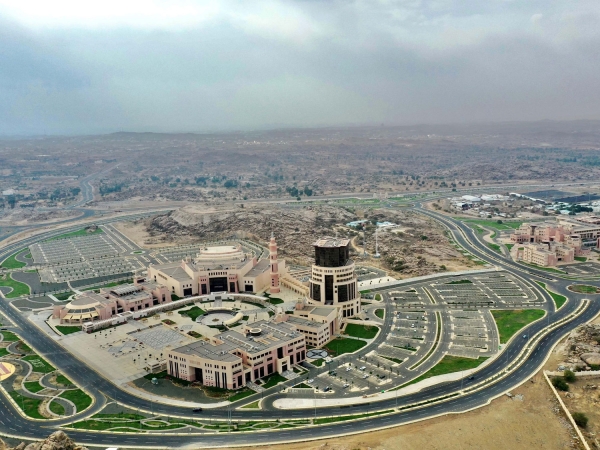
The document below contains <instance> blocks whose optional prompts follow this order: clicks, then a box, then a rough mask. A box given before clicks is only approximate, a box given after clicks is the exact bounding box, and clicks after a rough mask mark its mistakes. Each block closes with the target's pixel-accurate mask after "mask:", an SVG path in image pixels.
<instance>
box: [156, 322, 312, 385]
mask: <svg viewBox="0 0 600 450" xmlns="http://www.w3.org/2000/svg"><path fill="white" fill-rule="evenodd" d="M305 359H306V342H305V338H304V334H302V333H300V332H299V331H298V330H297V329H296V327H295V326H294V325H293V324H292V323H287V322H276V321H271V322H267V321H259V322H254V323H253V324H251V325H247V326H244V327H243V329H242V331H241V332H238V331H233V330H228V331H225V332H223V333H219V334H217V335H215V336H214V337H212V338H210V339H208V340H199V341H196V342H193V343H191V344H187V345H184V346H182V347H178V348H175V349H173V350H170V351H169V354H168V363H167V370H168V373H169V375H172V376H174V377H177V378H181V379H184V380H187V381H197V382H199V383H201V384H203V385H205V386H213V387H217V388H222V389H239V388H241V387H244V386H245V385H246V384H247V383H249V382H255V381H257V380H258V379H260V378H263V377H265V376H268V375H271V374H273V373H275V372H278V373H283V372H285V371H287V370H291V368H292V366H293V365H295V364H298V363H301V362H302V361H304V360H305Z"/></svg>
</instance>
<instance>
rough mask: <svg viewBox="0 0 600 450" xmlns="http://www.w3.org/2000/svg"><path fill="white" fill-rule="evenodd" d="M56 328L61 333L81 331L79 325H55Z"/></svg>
mask: <svg viewBox="0 0 600 450" xmlns="http://www.w3.org/2000/svg"><path fill="white" fill-rule="evenodd" d="M56 329H57V330H58V331H60V332H61V333H62V334H72V333H77V332H78V331H81V327H74V326H68V325H56Z"/></svg>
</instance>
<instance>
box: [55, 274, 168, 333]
mask: <svg viewBox="0 0 600 450" xmlns="http://www.w3.org/2000/svg"><path fill="white" fill-rule="evenodd" d="M170 301H171V293H170V292H169V290H168V289H167V287H166V286H164V285H162V284H159V283H153V282H148V281H145V279H143V278H137V279H135V280H134V282H133V284H125V285H121V286H117V287H114V288H108V289H100V292H99V293H96V292H94V291H87V292H84V293H82V294H79V295H76V296H75V297H74V298H73V300H71V301H70V302H69V303H67V304H66V305H55V306H54V310H53V313H52V317H53V318H54V319H60V323H73V324H78V325H80V324H82V323H83V322H88V321H95V320H105V319H110V318H111V317H114V316H116V315H117V314H121V313H124V312H135V311H140V310H143V309H146V308H149V307H151V306H155V305H160V304H163V303H168V302H170Z"/></svg>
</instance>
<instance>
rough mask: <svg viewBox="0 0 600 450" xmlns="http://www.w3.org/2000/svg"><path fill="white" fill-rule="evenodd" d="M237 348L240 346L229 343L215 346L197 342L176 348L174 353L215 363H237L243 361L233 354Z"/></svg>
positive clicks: (205, 342)
mask: <svg viewBox="0 0 600 450" xmlns="http://www.w3.org/2000/svg"><path fill="white" fill-rule="evenodd" d="M236 348H238V346H235V345H232V344H230V343H229V342H225V343H223V344H214V343H212V342H209V341H196V342H192V343H191V344H187V345H184V346H182V347H177V348H174V349H173V352H177V353H183V354H184V355H190V356H198V357H200V358H205V359H212V360H214V361H223V362H236V361H241V358H240V357H239V356H236V355H233V354H232V353H231V352H232V351H234V350H235V349H236Z"/></svg>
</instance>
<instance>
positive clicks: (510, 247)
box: [504, 244, 515, 252]
mask: <svg viewBox="0 0 600 450" xmlns="http://www.w3.org/2000/svg"><path fill="white" fill-rule="evenodd" d="M504 245H506V248H507V249H508V251H509V252H510V251H511V250H512V248H513V247H514V246H515V244H504Z"/></svg>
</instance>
